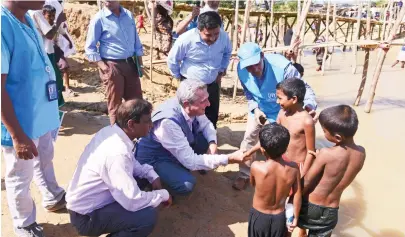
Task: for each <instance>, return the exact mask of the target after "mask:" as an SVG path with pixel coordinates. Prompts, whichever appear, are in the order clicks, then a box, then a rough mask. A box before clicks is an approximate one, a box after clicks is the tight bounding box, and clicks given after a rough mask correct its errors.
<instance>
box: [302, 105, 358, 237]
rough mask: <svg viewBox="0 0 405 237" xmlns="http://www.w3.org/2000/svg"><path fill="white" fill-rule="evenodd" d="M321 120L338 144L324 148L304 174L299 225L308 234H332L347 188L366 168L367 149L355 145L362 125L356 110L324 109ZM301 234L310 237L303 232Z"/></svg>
mask: <svg viewBox="0 0 405 237" xmlns="http://www.w3.org/2000/svg"><path fill="white" fill-rule="evenodd" d="M319 122H320V124H321V126H322V129H323V131H324V133H325V138H326V139H327V140H328V141H330V142H333V143H335V144H336V145H335V146H333V147H330V148H323V149H321V150H320V151H318V152H317V157H316V159H315V161H314V163H313V164H312V166H311V168H310V169H309V171H308V173H307V174H306V175H305V176H304V188H303V196H304V198H303V202H302V207H301V212H300V216H299V221H298V226H299V227H300V228H304V229H308V230H309V232H308V236H322V237H326V236H331V235H332V231H333V229H334V228H335V226H336V224H337V222H338V209H339V203H340V198H341V196H342V193H343V191H344V190H345V189H346V188H347V187H348V186H349V185H350V184H351V183H352V182H353V180H354V178H355V177H356V175H357V174H358V173H359V172H360V170H361V169H362V167H363V164H364V160H365V158H366V153H365V149H364V148H363V147H361V146H358V145H356V144H355V142H354V140H353V136H354V135H355V133H356V131H357V127H358V119H357V115H356V112H355V111H354V110H353V109H352V108H351V107H350V106H348V105H339V106H333V107H330V108H327V109H325V110H323V111H322V112H321V113H320V115H319ZM300 236H307V235H306V234H304V233H302V232H301V233H300Z"/></svg>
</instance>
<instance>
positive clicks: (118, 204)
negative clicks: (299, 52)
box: [1, 0, 365, 237]
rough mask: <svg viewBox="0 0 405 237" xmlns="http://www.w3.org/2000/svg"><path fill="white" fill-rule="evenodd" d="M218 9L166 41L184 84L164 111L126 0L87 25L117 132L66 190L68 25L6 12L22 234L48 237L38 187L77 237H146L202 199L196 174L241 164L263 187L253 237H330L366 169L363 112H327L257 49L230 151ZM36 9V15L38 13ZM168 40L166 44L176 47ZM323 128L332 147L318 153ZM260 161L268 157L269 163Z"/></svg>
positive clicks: (9, 118)
mask: <svg viewBox="0 0 405 237" xmlns="http://www.w3.org/2000/svg"><path fill="white" fill-rule="evenodd" d="M169 3H170V1H156V3H154V4H151V5H150V7H151V8H152V7H155V8H156V10H157V11H154V12H156V14H157V15H156V17H155V20H156V21H157V24H156V25H157V29H158V28H159V27H163V28H164V25H166V26H167V25H170V24H173V22H172V20H171V19H170V17H168V16H169V15H170V11H171V9H172V6H170V4H169ZM218 5H219V1H208V2H207V3H206V5H205V6H204V7H203V8H201V9H199V11H198V12H197V11H193V12H192V13H191V14H190V17H187V18H186V19H185V20H184V24H182V25H180V24H179V25H178V26H177V28H182V30H179V31H178V33H179V35H178V38H177V39H176V41H175V43H174V45H173V47H171V49H170V50H167V47H166V46H165V45H164V44H158V49H159V51H158V52H160V53H163V54H167V65H168V68H169V70H170V72H171V73H172V75H173V77H174V78H176V79H178V80H179V81H180V83H179V86H178V88H177V92H176V96H175V97H173V98H170V99H167V100H166V101H164V102H163V103H162V104H161V105H160V106H159V107H157V108H155V109H153V108H152V105H151V104H150V103H149V102H148V101H146V100H144V99H143V97H142V89H141V80H140V77H141V76H142V74H143V62H142V56H143V45H142V42H141V41H140V39H139V35H138V33H139V32H138V31H137V28H136V23H135V20H134V17H133V14H132V13H131V12H130V11H129V10H127V9H125V8H123V7H122V6H121V5H120V3H119V2H118V1H107V0H106V1H104V7H103V8H102V9H101V10H100V11H99V12H98V13H97V14H96V15H95V16H94V17H93V18H92V20H91V22H90V25H89V28H88V33H87V40H86V45H85V53H86V56H87V58H88V60H89V61H90V62H93V63H95V64H97V65H98V68H99V74H100V79H101V81H102V83H103V84H104V85H105V87H106V97H107V104H108V115H109V118H110V125H108V126H106V127H104V128H102V129H101V130H100V131H98V132H97V133H96V134H95V135H94V136H93V138H92V139H91V141H90V142H89V143H88V144H87V145H86V146H85V148H84V151H83V153H82V155H81V156H80V159H79V161H78V164H77V167H76V170H75V171H74V174H73V177H72V179H71V181H70V183H69V185H68V187H67V189H66V191H65V190H64V189H63V188H62V187H60V185H59V184H58V182H57V181H56V178H55V173H54V168H53V163H52V160H53V158H54V143H53V139H52V136H51V132H52V131H54V130H55V129H57V128H58V126H60V121H59V114H58V106H61V104H62V103H63V98H62V96H63V95H62V89H63V87H62V86H61V85H60V82H58V80H60V76H58V75H60V70H62V72H63V69H62V68H61V66H60V65H58V63H59V62H60V60H62V59H63V60H64V58H63V56H65V55H64V52H63V50H62V49H61V51H62V52H60V54H59V55H60V56H59V57H60V58H57V59H55V54H56V48H57V47H56V46H58V44H57V43H55V42H56V41H55V37H56V36H57V34H60V35H62V37H63V38H65V39H66V40H67V41H68V42H70V43H68V44H71V40H69V39H70V37H69V35H67V33H66V27H64V26H63V24H64V23H63V22H65V21H66V17H65V15H64V13H63V11H62V12H59V13H58V11H57V9H56V8H55V7H52V4H48V3H45V5H44V2H43V1H4V2H3V3H2V12H1V17H2V23H1V24H2V32H1V34H2V44H1V57H2V62H1V74H2V75H1V77H2V79H1V81H2V83H1V84H2V87H1V92H2V93H1V94H2V95H1V96H2V104H1V107H2V114H1V145H2V152H3V156H4V159H5V164H6V172H5V186H6V192H7V202H8V206H9V210H10V213H11V216H12V218H13V225H14V231H15V234H16V236H18V237H26V236H29V237H42V236H45V234H44V232H43V229H42V227H41V226H40V225H38V224H37V222H36V207H35V202H34V201H33V199H32V197H31V194H30V190H29V186H30V183H31V181H32V179H34V181H35V183H36V184H37V185H38V187H39V190H40V192H41V194H42V197H43V203H42V205H43V207H44V208H45V209H46V210H48V211H51V212H54V211H58V210H60V209H63V208H67V210H68V213H69V216H70V221H71V224H72V225H73V226H74V228H75V229H76V230H77V232H78V233H79V234H80V235H86V236H99V235H102V234H109V235H108V236H148V235H149V234H150V233H151V232H152V231H153V229H154V227H155V225H156V221H157V217H158V209H157V207H158V206H160V205H164V206H170V205H171V204H172V203H173V202H174V201H177V200H178V198H179V197H181V196H189V195H190V194H191V193H192V192H193V191H194V189H195V186H196V178H195V175H196V174H195V173H193V172H192V171H199V173H200V174H201V175H204V174H205V173H206V171H208V170H213V169H215V168H217V167H218V166H224V165H227V164H231V163H237V164H239V166H240V174H239V175H238V177H237V178H236V179H235V182H234V183H233V185H232V187H233V188H234V189H236V190H242V189H244V188H246V186H247V185H248V183H250V184H251V185H252V186H253V187H254V188H255V192H254V197H253V204H252V209H251V211H250V214H249V217H248V218H247V220H248V221H249V227H248V236H250V237H264V236H266V237H267V236H272V237H282V236H287V235H291V233H292V232H293V231H294V229H295V228H296V227H299V228H301V229H300V230H299V231H300V233H299V234H300V236H306V235H307V233H306V230H308V235H309V236H331V234H332V231H333V229H334V228H335V226H336V224H337V222H338V208H339V202H340V198H341V195H342V193H343V191H344V190H345V189H346V188H347V187H348V186H349V185H350V183H351V182H352V181H353V180H354V178H355V177H356V175H357V174H358V173H359V172H360V170H361V168H362V166H363V164H364V161H365V150H364V148H363V147H361V146H359V145H357V144H356V143H355V142H354V135H355V133H356V131H357V127H358V119H357V115H356V113H355V111H354V110H353V109H352V108H351V107H350V106H347V105H339V106H333V107H329V108H326V109H324V110H323V111H322V112H321V113H320V114H319V116H316V112H315V111H316V108H317V103H316V99H315V93H314V91H313V90H312V88H311V87H310V86H309V85H308V84H307V83H306V82H305V81H303V80H302V77H303V75H304V68H303V67H302V65H299V64H296V63H295V64H293V63H291V61H290V60H288V59H287V58H285V57H284V56H283V55H280V54H272V53H266V54H265V53H263V52H262V50H261V48H260V46H259V45H258V44H256V43H253V42H248V43H245V44H243V45H241V47H240V49H238V51H237V56H238V58H239V63H238V66H237V76H238V78H239V80H240V82H241V84H242V87H243V90H244V92H245V95H246V99H247V101H248V108H247V109H248V120H247V126H246V132H245V135H244V138H243V141H242V143H241V145H240V149H239V150H237V151H235V152H233V153H230V154H219V150H218V140H217V131H216V129H217V122H218V113H219V106H220V96H219V95H220V88H221V78H222V77H223V76H224V75H225V74H226V71H227V67H228V64H229V60H230V57H231V53H232V44H231V41H230V39H229V36H228V34H227V33H226V32H225V31H224V30H223V24H222V20H221V17H220V16H219V14H218V13H217V12H216V10H217V9H218ZM28 10H36V11H34V12H33V14H31V15H32V17H31V16H30V14H28V13H27V12H28ZM197 13H198V14H197ZM158 22H159V23H158ZM186 23H187V24H186ZM190 25H191V26H190ZM193 25H195V27H193ZM138 27H140V26H139V24H138ZM138 30H139V29H138ZM164 32H165V31H164V30H163V31H161V32H160V33H158V34H157V36H156V37H157V39H160V40H162V41H167V40H168V38H170V36H168V35H166V34H165V33H164ZM162 43H163V42H162ZM59 48H63V47H61V46H59ZM59 64H63V63H59ZM21 65H25V66H24V67H21ZM65 68H66V67H65ZM58 78H59V79H58ZM24 98H29V100H26V99H24ZM318 118H319V122H320V124H321V126H322V129H323V132H324V134H325V138H326V139H327V140H329V141H330V142H332V143H334V144H335V146H333V147H330V148H323V149H320V150H316V149H315V123H316V121H317V119H318ZM134 141H135V142H134ZM257 152H261V153H262V154H263V156H264V157H265V158H266V160H265V161H258V160H257V159H256V153H257ZM180 204H181V203H180ZM246 215H247V216H248V213H246Z"/></svg>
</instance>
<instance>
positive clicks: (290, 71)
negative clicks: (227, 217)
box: [233, 42, 317, 190]
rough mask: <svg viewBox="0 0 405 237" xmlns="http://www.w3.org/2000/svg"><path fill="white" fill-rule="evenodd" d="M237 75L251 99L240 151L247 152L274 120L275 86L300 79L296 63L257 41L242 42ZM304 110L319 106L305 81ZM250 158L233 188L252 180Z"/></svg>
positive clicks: (244, 185) (275, 107) (249, 99)
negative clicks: (260, 132)
mask: <svg viewBox="0 0 405 237" xmlns="http://www.w3.org/2000/svg"><path fill="white" fill-rule="evenodd" d="M238 57H239V60H240V61H239V64H238V68H237V70H238V77H239V80H240V81H241V84H242V87H243V90H244V91H245V95H246V99H247V100H248V110H249V115H248V121H247V128H246V132H245V136H244V138H243V141H242V143H241V150H242V151H247V150H249V149H250V148H252V146H254V145H256V144H257V142H258V136H259V131H260V129H261V128H262V126H263V125H264V123H266V121H267V122H271V123H272V122H275V121H276V119H277V115H278V112H279V111H280V106H279V105H278V104H277V96H276V85H277V83H279V82H281V81H283V80H284V79H287V78H300V79H301V75H300V73H299V72H298V71H297V69H296V68H295V67H294V66H293V64H292V63H291V62H290V61H289V60H287V59H286V58H285V57H284V56H282V55H280V54H273V53H270V54H266V55H265V54H264V53H262V51H261V49H260V46H259V45H258V44H256V43H252V42H248V43H245V44H243V45H242V46H241V47H240V49H239V51H238ZM304 106H305V109H306V110H307V111H308V112H309V113H310V114H311V115H315V108H316V106H317V104H316V101H315V94H314V92H313V90H312V88H311V87H310V86H309V85H308V84H306V94H305V99H304ZM253 160H254V158H253V159H252V160H251V161H248V162H246V163H245V165H241V166H240V171H241V175H240V176H239V177H238V178H237V179H236V180H235V182H234V184H233V187H234V188H235V189H237V190H241V189H244V188H245V187H246V185H247V183H248V181H249V173H250V171H249V169H250V164H251V162H253Z"/></svg>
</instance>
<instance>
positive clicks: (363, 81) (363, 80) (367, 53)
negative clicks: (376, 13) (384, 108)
mask: <svg viewBox="0 0 405 237" xmlns="http://www.w3.org/2000/svg"><path fill="white" fill-rule="evenodd" d="M370 8H371V0H368V4H367V28H366V34H365V35H366V39H367V40H370V39H371V32H370V29H371V11H370ZM369 60H370V49H369V48H368V47H367V48H366V49H365V55H364V65H363V74H362V77H361V83H360V86H359V90H358V92H357V97H356V100H355V101H354V106H358V105H359V104H360V100H361V96H362V94H363V91H364V86H365V85H366V80H367V73H368V64H369Z"/></svg>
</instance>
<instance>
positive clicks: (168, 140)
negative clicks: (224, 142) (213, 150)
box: [154, 119, 228, 170]
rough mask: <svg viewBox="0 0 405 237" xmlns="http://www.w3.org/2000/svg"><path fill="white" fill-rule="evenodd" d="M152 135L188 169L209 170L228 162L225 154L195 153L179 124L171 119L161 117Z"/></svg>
mask: <svg viewBox="0 0 405 237" xmlns="http://www.w3.org/2000/svg"><path fill="white" fill-rule="evenodd" d="M154 135H155V136H156V138H157V140H158V141H159V142H160V143H161V144H162V146H163V147H164V148H165V149H166V150H168V151H169V152H170V153H171V154H172V155H173V156H174V157H176V159H177V160H178V161H179V162H180V163H181V164H182V165H183V166H184V167H186V168H187V169H189V170H211V169H214V168H217V167H218V166H220V165H227V164H228V156H227V155H207V154H204V155H198V154H196V153H195V152H194V150H193V149H192V148H191V147H190V144H189V143H188V141H187V138H186V137H185V136H184V133H183V131H182V130H181V128H180V126H179V125H177V124H176V123H175V122H173V121H172V120H169V119H163V120H162V121H161V123H160V125H159V126H158V127H157V128H156V130H155V132H154Z"/></svg>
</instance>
